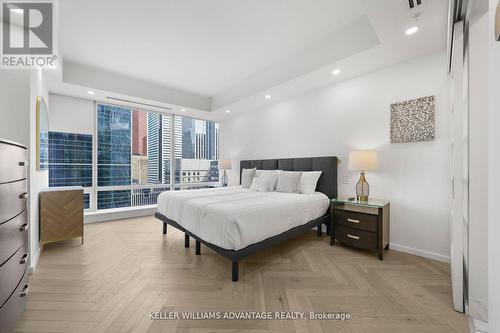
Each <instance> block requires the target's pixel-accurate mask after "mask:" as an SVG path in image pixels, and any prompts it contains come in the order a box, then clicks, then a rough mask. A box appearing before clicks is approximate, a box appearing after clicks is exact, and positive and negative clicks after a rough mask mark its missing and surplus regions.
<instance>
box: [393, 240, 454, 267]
mask: <svg viewBox="0 0 500 333" xmlns="http://www.w3.org/2000/svg"><path fill="white" fill-rule="evenodd" d="M390 248H391V249H393V250H396V251H400V252H405V253H409V254H413V255H416V256H419V257H424V258H427V259H432V260H437V261H442V262H447V263H450V261H451V258H450V257H448V256H444V255H442V254H438V253H434V252H430V251H423V250H419V249H414V248H412V247H409V246H404V245H399V244H395V243H391V244H390Z"/></svg>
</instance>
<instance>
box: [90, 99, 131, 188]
mask: <svg viewBox="0 0 500 333" xmlns="http://www.w3.org/2000/svg"><path fill="white" fill-rule="evenodd" d="M130 176H131V110H130V109H128V108H124V107H118V106H112V105H106V104H98V105H97V179H98V184H97V185H98V186H117V185H130V183H131V177H130Z"/></svg>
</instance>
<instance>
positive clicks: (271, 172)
mask: <svg viewBox="0 0 500 333" xmlns="http://www.w3.org/2000/svg"><path fill="white" fill-rule="evenodd" d="M279 173H280V171H279V170H257V171H255V177H260V176H262V175H274V174H276V175H277V174H279Z"/></svg>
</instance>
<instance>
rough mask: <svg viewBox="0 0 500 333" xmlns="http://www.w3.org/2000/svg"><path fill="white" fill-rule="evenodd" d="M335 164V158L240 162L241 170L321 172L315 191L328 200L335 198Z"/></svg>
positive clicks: (336, 162)
mask: <svg viewBox="0 0 500 333" xmlns="http://www.w3.org/2000/svg"><path fill="white" fill-rule="evenodd" d="M337 164H338V159H337V157H336V156H325V157H305V158H304V157H301V158H281V159H272V160H246V161H241V162H240V184H241V171H242V170H243V169H252V168H257V170H286V171H323V172H322V173H321V177H320V178H319V181H318V185H317V187H316V191H318V192H322V193H324V194H326V195H327V196H328V197H329V198H330V199H332V198H336V197H337Z"/></svg>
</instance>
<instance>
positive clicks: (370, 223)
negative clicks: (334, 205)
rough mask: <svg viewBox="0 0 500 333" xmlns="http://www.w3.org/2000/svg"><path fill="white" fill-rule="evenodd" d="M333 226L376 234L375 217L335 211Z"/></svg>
mask: <svg viewBox="0 0 500 333" xmlns="http://www.w3.org/2000/svg"><path fill="white" fill-rule="evenodd" d="M335 224H340V225H343V226H345V227H349V228H355V229H359V230H364V231H370V232H377V215H371V214H363V213H356V212H350V211H345V210H335Z"/></svg>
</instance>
